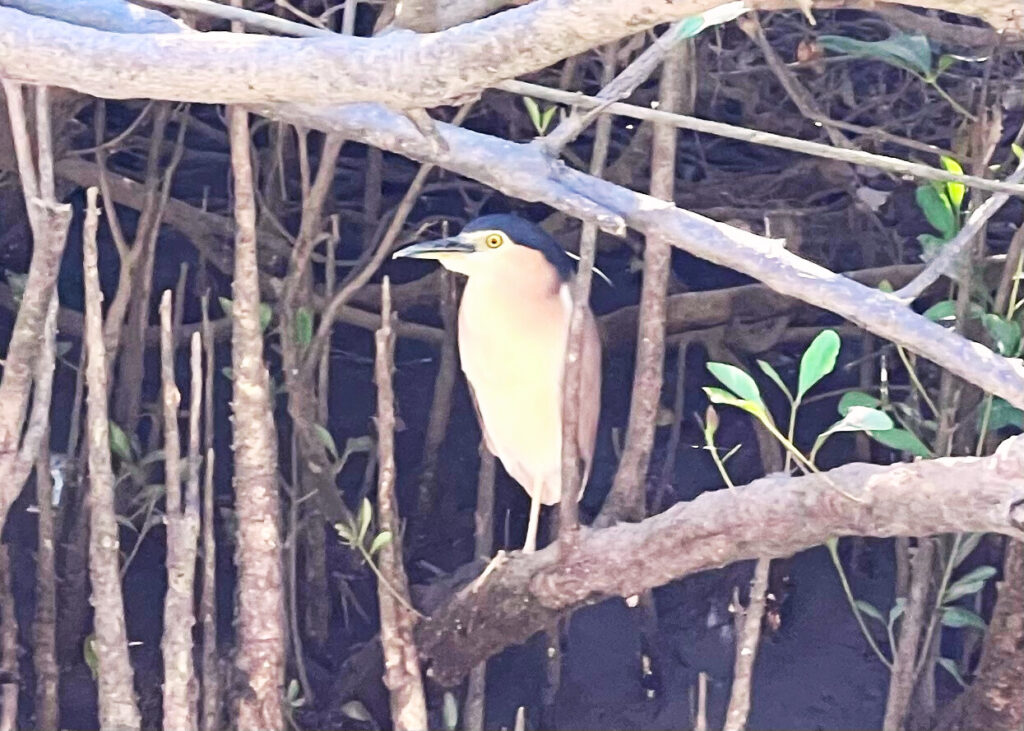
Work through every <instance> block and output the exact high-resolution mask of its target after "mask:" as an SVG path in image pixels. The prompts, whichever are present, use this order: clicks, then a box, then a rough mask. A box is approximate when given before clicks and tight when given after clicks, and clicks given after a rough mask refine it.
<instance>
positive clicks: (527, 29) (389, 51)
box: [0, 0, 1024, 108]
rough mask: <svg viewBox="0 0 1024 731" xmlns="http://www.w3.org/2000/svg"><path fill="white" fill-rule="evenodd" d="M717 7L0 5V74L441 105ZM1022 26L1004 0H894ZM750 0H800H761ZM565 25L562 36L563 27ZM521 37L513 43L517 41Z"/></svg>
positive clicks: (198, 97) (190, 91) (638, 0)
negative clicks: (232, 19) (372, 15)
mask: <svg viewBox="0 0 1024 731" xmlns="http://www.w3.org/2000/svg"><path fill="white" fill-rule="evenodd" d="M722 4H724V3H723V1H722V0H677V1H676V2H657V1H656V0H535V2H532V3H530V4H528V5H525V6H523V7H519V8H513V9H511V10H508V11H506V12H503V13H498V14H496V15H492V16H490V17H488V18H483V19H481V20H477V21H474V22H471V23H465V24H463V25H458V26H456V27H454V28H450V29H448V30H445V31H441V32H439V33H431V34H414V33H389V34H385V35H382V36H380V37H377V38H372V39H367V38H358V37H352V36H342V35H330V34H328V35H327V36H324V37H317V38H303V39H293V38H281V37H273V36H266V35H243V34H232V33H218V32H211V33H179V34H174V33H159V34H152V35H147V34H127V33H112V32H106V31H100V30H94V29H92V28H88V27H84V26H72V25H70V24H67V23H61V22H57V21H53V20H49V19H47V18H43V17H40V16H34V15H28V14H26V13H24V12H21V11H19V10H14V9H12V8H0V75H4V76H7V77H9V78H13V79H18V80H23V81H29V82H33V83H42V84H49V85H54V86H63V87H67V88H71V89H76V90H78V91H82V92H85V93H87V94H92V95H94V96H101V97H107V98H120V99H128V98H149V99H167V100H176V101H192V102H202V103H260V102H264V101H266V100H274V101H278V102H305V103H314V102H315V103H322V104H341V103H347V102H359V101H377V102H382V103H386V104H389V105H391V106H394V107H396V108H422V107H433V106H438V105H441V104H450V103H453V102H454V101H456V100H459V99H463V98H465V97H467V96H469V95H472V94H475V93H478V92H480V91H482V90H483V89H485V88H486V87H488V86H491V85H493V84H494V83H496V82H498V81H501V80H503V79H509V78H513V77H515V76H519V75H521V74H525V73H530V72H532V71H537V70H539V69H542V68H545V67H547V66H550V65H551V64H553V63H556V62H558V61H561V60H562V59H565V58H568V57H569V56H575V55H576V54H579V53H582V52H584V51H587V50H589V49H591V48H594V47H596V46H599V45H601V44H604V43H608V42H611V41H614V40H618V39H619V38H623V37H625V36H628V35H632V34H634V33H637V32H640V31H644V30H646V29H648V28H651V27H652V26H654V25H657V24H659V23H666V22H671V21H675V20H679V19H680V18H684V17H686V16H689V15H696V14H699V13H702V12H705V11H707V10H709V9H711V8H714V7H717V6H719V5H722ZM904 4H908V5H916V6H921V7H939V8H943V9H946V10H953V11H957V12H962V13H965V14H969V15H970V14H973V15H977V16H979V17H982V18H984V19H985V20H987V21H988V22H989V23H991V24H992V25H993V26H994V27H995V28H997V29H1000V30H1006V31H1007V32H1008V33H1009V34H1010V35H1019V34H1021V33H1022V32H1024V14H1022V13H1020V8H1019V4H1018V3H1016V2H1014V0H906V2H905V3H904ZM750 5H751V6H752V7H774V8H778V7H794V6H799V5H800V3H799V2H796V0H793V1H792V2H789V1H787V2H780V1H779V0H762V1H761V2H751V3H750ZM566 28H571V29H572V32H571V33H566V31H565V29H566ZM524 38H528V39H530V42H529V43H523V39H524Z"/></svg>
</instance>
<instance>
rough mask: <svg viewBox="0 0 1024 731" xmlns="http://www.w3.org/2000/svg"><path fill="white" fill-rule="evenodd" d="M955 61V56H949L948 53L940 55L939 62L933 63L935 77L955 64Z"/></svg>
mask: <svg viewBox="0 0 1024 731" xmlns="http://www.w3.org/2000/svg"><path fill="white" fill-rule="evenodd" d="M956 61H957V59H956V57H955V56H951V55H950V54H948V53H944V54H942V55H941V56H939V60H938V61H936V62H935V75H936V76H938V75H939V74H941V73H942V72H943V71H945V70H946V69H948V68H949V67H950V66H952V65H953V64H954V63H956Z"/></svg>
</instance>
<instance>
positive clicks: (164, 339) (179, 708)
mask: <svg viewBox="0 0 1024 731" xmlns="http://www.w3.org/2000/svg"><path fill="white" fill-rule="evenodd" d="M160 333H161V343H160V378H161V385H162V390H163V417H164V465H165V466H164V471H165V476H164V481H165V484H166V490H167V517H166V519H165V522H166V526H167V594H166V596H165V598H164V635H163V640H162V642H161V645H160V649H161V650H162V652H163V660H164V694H163V699H164V702H163V714H164V715H163V721H164V726H165V727H166V728H169V729H171V728H173V729H181V731H195V729H196V728H197V718H196V698H197V694H198V687H197V685H196V677H195V668H194V666H193V663H192V625H194V624H195V613H194V612H193V609H192V607H193V603H194V596H193V586H194V584H195V568H196V538H197V536H198V533H199V515H198V513H199V510H198V505H197V493H198V491H199V476H198V473H197V470H198V465H197V464H196V462H197V458H198V451H199V444H198V431H199V430H198V426H199V419H198V416H199V403H198V400H197V397H198V393H199V389H198V388H197V387H196V379H197V378H198V377H199V373H198V371H199V370H200V368H199V364H198V363H199V358H200V352H199V348H198V344H199V340H198V338H199V335H198V334H196V335H194V336H193V340H192V367H193V388H192V399H191V401H190V405H189V416H190V418H189V422H190V426H191V429H190V432H189V447H190V449H189V457H190V458H191V459H190V460H189V463H188V468H189V477H188V488H187V494H186V497H185V500H184V501H183V500H182V492H181V443H180V437H179V430H178V407H179V405H180V403H181V395H180V393H179V392H178V387H177V385H176V384H175V381H174V336H173V333H172V329H171V293H170V291H169V290H168V291H165V292H164V295H163V297H162V298H161V301H160ZM193 440H194V442H195V443H194V444H193Z"/></svg>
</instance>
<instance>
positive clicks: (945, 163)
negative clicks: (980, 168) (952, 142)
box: [939, 155, 967, 211]
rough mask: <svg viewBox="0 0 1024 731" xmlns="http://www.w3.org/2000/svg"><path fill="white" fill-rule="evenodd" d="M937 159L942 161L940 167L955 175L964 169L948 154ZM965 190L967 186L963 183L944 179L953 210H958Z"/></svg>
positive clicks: (961, 172)
mask: <svg viewBox="0 0 1024 731" xmlns="http://www.w3.org/2000/svg"><path fill="white" fill-rule="evenodd" d="M939 161H940V162H941V163H942V167H944V168H946V170H948V171H949V172H951V173H955V174H956V175H963V174H964V169H963V168H962V167H960V163H958V162H957V161H956V160H954V159H953V158H951V157H949V156H948V155H940V156H939ZM966 192H967V186H965V185H964V184H963V183H956V182H953V181H952V180H948V181H946V195H947V196H948V197H949V200H950V202H951V203H952V204H953V209H954V210H956V211H959V210H960V206H961V204H962V203H963V202H964V193H966Z"/></svg>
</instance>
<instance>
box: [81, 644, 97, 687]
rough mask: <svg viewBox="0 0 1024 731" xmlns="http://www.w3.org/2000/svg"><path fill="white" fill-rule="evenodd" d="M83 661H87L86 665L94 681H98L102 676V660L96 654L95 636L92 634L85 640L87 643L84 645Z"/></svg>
mask: <svg viewBox="0 0 1024 731" xmlns="http://www.w3.org/2000/svg"><path fill="white" fill-rule="evenodd" d="M82 659H83V660H85V664H86V665H87V666H88V667H89V672H91V673H92V679H93V680H96V679H97V678H98V677H99V676H100V658H99V655H97V654H96V635H95V634H90V635H89V636H88V637H86V638H85V642H83V643H82Z"/></svg>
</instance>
